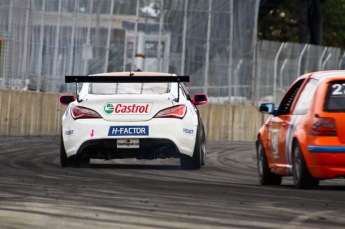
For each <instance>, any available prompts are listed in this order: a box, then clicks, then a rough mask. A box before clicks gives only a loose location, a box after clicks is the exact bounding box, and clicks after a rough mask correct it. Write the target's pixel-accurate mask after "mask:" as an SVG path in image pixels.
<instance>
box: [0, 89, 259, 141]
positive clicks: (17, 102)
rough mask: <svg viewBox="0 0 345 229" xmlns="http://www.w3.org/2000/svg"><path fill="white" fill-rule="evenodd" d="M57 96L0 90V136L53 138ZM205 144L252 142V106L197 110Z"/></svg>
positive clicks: (60, 109)
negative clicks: (201, 119) (202, 122)
mask: <svg viewBox="0 0 345 229" xmlns="http://www.w3.org/2000/svg"><path fill="white" fill-rule="evenodd" d="M58 100H59V94H55V93H47V92H35V91H14V90H4V89H0V109H1V110H0V117H1V121H0V136H3V137H8V136H11V137H12V136H14V137H37V136H46V137H57V136H59V135H60V129H61V116H62V115H63V113H64V112H65V110H66V107H65V106H62V105H60V103H59V101H58ZM198 108H199V111H200V113H201V115H202V118H203V121H204V125H205V131H206V135H207V139H208V140H209V141H227V140H234V141H253V140H255V136H256V133H257V131H258V129H259V128H260V126H261V125H262V122H263V119H262V115H261V114H260V113H259V112H258V108H257V107H256V106H234V105H223V104H206V105H202V106H198Z"/></svg>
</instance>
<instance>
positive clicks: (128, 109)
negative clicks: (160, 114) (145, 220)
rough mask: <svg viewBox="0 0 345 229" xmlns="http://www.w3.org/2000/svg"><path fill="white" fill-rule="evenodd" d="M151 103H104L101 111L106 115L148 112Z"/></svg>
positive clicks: (142, 113) (149, 111)
mask: <svg viewBox="0 0 345 229" xmlns="http://www.w3.org/2000/svg"><path fill="white" fill-rule="evenodd" d="M151 108H152V103H106V104H104V106H103V111H104V113H105V114H108V115H123V114H139V115H144V114H150V113H151Z"/></svg>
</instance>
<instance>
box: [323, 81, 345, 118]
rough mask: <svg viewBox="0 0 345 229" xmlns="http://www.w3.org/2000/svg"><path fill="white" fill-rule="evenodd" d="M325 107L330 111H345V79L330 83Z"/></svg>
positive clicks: (325, 109)
mask: <svg viewBox="0 0 345 229" xmlns="http://www.w3.org/2000/svg"><path fill="white" fill-rule="evenodd" d="M323 109H324V111H328V112H332V111H333V112H339V111H340V112H345V80H341V81H333V82H331V83H329V85H328V88H327V96H326V101H325V105H324V108H323Z"/></svg>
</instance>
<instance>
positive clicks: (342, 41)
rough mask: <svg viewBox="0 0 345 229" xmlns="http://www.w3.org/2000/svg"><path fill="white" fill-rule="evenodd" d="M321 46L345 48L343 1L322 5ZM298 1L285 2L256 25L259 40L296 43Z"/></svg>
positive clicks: (326, 1) (288, 0) (333, 1)
mask: <svg viewBox="0 0 345 229" xmlns="http://www.w3.org/2000/svg"><path fill="white" fill-rule="evenodd" d="M322 14H323V33H322V35H323V36H322V40H323V41H322V45H323V46H328V47H341V48H345V0H325V1H324V2H323V3H322ZM299 17H300V0H285V1H283V2H282V3H281V4H280V5H279V6H278V7H277V8H275V9H273V10H271V11H270V12H269V13H268V14H267V15H266V16H264V17H263V18H261V19H260V20H259V23H258V37H259V39H265V40H273V41H281V42H298V22H299Z"/></svg>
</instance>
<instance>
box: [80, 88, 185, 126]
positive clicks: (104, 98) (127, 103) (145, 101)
mask: <svg viewBox="0 0 345 229" xmlns="http://www.w3.org/2000/svg"><path fill="white" fill-rule="evenodd" d="M173 99H174V97H173V96H172V95H171V94H163V95H88V96H87V97H85V98H84V99H83V102H81V103H79V104H78V105H79V106H83V107H87V108H90V109H92V110H95V111H97V112H98V113H99V114H100V115H101V116H102V118H103V119H105V120H107V121H127V122H131V121H133V122H135V121H147V120H150V119H152V118H153V117H154V116H155V115H156V114H157V113H158V112H159V111H160V110H162V109H165V108H168V107H171V106H174V105H176V104H178V103H176V102H174V101H173Z"/></svg>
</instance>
